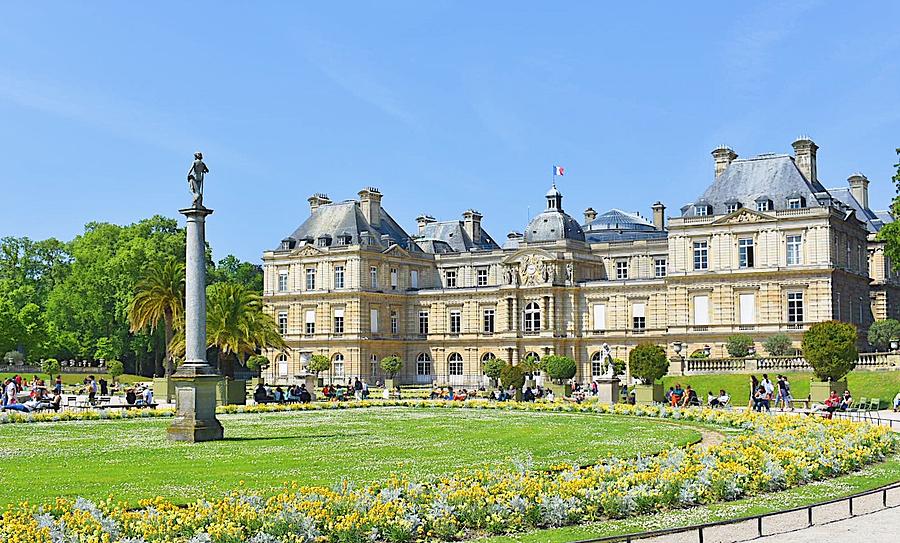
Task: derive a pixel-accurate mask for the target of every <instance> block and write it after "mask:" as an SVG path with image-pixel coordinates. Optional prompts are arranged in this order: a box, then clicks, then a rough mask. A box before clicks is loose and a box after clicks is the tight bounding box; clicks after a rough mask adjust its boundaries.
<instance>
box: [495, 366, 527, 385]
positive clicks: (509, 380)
mask: <svg viewBox="0 0 900 543" xmlns="http://www.w3.org/2000/svg"><path fill="white" fill-rule="evenodd" d="M500 384H502V385H503V388H510V387H512V388H514V389H516V390H521V388H522V385H524V384H525V373H524V372H523V371H522V368H520V367H519V366H513V365H512V364H506V365H504V366H503V369H502V370H500Z"/></svg>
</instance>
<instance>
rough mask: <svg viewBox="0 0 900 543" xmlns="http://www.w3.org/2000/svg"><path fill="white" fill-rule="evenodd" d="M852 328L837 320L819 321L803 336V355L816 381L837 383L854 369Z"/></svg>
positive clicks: (856, 336) (854, 341)
mask: <svg viewBox="0 0 900 543" xmlns="http://www.w3.org/2000/svg"><path fill="white" fill-rule="evenodd" d="M857 338H858V335H857V331H856V327H855V326H853V325H852V324H848V323H846V322H839V321H826V322H819V323H816V324H814V325H812V326H810V328H809V330H807V331H806V332H805V333H804V334H803V355H804V356H805V357H806V362H807V363H809V365H810V366H811V367H812V369H813V372H814V373H815V374H816V378H817V379H819V380H820V381H839V380H841V379H843V378H844V377H845V376H846V375H847V374H848V373H850V372H851V371H852V370H853V368H854V367H856V359H857V357H858V356H859V353H858V352H857V350H856V340H857Z"/></svg>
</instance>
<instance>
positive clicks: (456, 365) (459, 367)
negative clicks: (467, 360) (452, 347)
mask: <svg viewBox="0 0 900 543" xmlns="http://www.w3.org/2000/svg"><path fill="white" fill-rule="evenodd" d="M447 364H448V367H449V370H450V375H462V374H463V357H462V355H461V354H459V353H450V356H449V357H447Z"/></svg>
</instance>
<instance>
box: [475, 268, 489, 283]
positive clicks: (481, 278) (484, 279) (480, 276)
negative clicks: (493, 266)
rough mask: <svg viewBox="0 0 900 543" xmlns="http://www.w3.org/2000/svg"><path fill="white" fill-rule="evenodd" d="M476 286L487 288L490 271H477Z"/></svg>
mask: <svg viewBox="0 0 900 543" xmlns="http://www.w3.org/2000/svg"><path fill="white" fill-rule="evenodd" d="M475 284H476V285H477V286H479V287H486V286H487V284H488V271H487V270H486V269H484V268H481V269H478V270H475Z"/></svg>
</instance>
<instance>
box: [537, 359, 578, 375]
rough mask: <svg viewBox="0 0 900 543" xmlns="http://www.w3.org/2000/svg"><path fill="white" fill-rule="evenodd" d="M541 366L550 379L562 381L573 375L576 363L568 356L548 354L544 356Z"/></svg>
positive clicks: (575, 370) (576, 368) (576, 367)
mask: <svg viewBox="0 0 900 543" xmlns="http://www.w3.org/2000/svg"><path fill="white" fill-rule="evenodd" d="M541 367H542V368H543V369H544V371H546V372H547V376H548V377H550V379H552V380H554V381H557V382H562V381H565V380H567V379H571V378H572V377H575V373H576V372H577V371H578V365H577V364H576V363H575V361H574V360H572V359H571V358H569V357H568V356H561V355H556V354H554V355H550V356H547V357H545V358H544V360H542V363H541Z"/></svg>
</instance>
